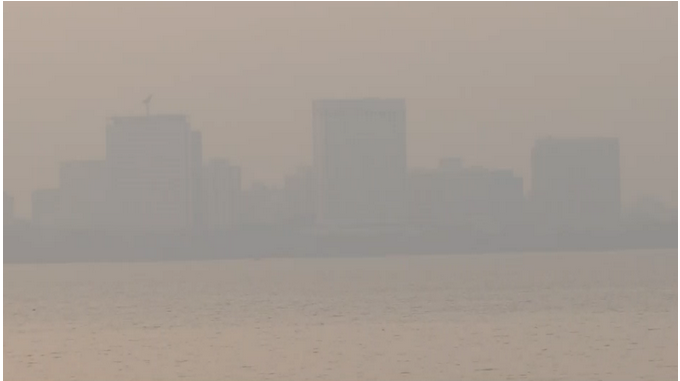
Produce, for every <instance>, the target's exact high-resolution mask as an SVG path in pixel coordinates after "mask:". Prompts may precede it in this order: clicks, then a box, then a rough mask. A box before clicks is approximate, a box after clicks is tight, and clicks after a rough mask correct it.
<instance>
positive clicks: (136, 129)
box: [106, 115, 195, 230]
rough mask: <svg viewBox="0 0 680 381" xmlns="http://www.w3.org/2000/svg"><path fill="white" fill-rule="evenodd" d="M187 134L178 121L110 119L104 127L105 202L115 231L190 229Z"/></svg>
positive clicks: (171, 117)
mask: <svg viewBox="0 0 680 381" xmlns="http://www.w3.org/2000/svg"><path fill="white" fill-rule="evenodd" d="M192 146H193V144H192V133H191V129H190V126H189V122H188V120H187V118H186V117H185V116H183V115H151V116H133V117H114V118H111V119H110V120H109V123H108V125H107V127H106V164H107V170H108V172H109V176H110V186H109V192H108V200H109V202H110V205H111V207H112V213H111V218H112V224H113V225H114V226H116V227H118V228H126V229H142V230H144V229H151V230H159V229H160V230H168V229H170V230H172V229H186V228H189V227H190V226H191V225H192V221H193V219H194V214H193V208H192V206H193V196H192V191H193V188H194V187H195V179H194V178H193V176H192V168H193V165H192V158H193V155H192Z"/></svg>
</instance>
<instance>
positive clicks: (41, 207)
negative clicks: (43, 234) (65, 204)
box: [31, 189, 61, 227]
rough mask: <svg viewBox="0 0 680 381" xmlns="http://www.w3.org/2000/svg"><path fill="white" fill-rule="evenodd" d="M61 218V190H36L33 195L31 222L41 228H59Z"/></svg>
mask: <svg viewBox="0 0 680 381" xmlns="http://www.w3.org/2000/svg"><path fill="white" fill-rule="evenodd" d="M60 217H61V195H60V192H59V189H36V190H34V191H33V193H32V194H31V220H32V222H33V223H34V224H35V225H37V226H40V227H57V226H59V225H60V224H59V223H60Z"/></svg>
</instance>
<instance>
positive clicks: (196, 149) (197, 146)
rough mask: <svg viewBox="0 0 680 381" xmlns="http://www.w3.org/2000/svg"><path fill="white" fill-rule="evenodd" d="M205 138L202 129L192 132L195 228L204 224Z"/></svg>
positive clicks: (192, 201) (193, 223)
mask: <svg viewBox="0 0 680 381" xmlns="http://www.w3.org/2000/svg"><path fill="white" fill-rule="evenodd" d="M202 172H203V139H202V135H201V132H200V131H192V132H191V181H192V185H193V186H192V189H191V195H192V199H191V204H192V210H193V215H192V225H193V226H194V227H195V228H201V227H202V226H203V211H204V206H203V201H202V199H201V198H202V197H203V190H202V186H203V185H202V182H203V180H202Z"/></svg>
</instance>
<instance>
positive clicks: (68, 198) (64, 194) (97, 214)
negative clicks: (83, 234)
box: [59, 160, 109, 229]
mask: <svg viewBox="0 0 680 381" xmlns="http://www.w3.org/2000/svg"><path fill="white" fill-rule="evenodd" d="M108 185H109V184H108V172H107V171H106V163H105V162H104V161H103V160H80V161H68V162H64V163H61V165H60V167H59V193H60V198H59V202H60V208H59V210H60V215H61V216H60V217H61V218H60V223H61V224H62V225H61V226H62V227H64V228H74V229H83V228H102V227H103V226H104V224H105V223H107V222H108V220H107V218H108V212H109V211H108V210H107V209H106V208H107V207H108V206H109V204H108V202H107V198H106V196H107V190H108Z"/></svg>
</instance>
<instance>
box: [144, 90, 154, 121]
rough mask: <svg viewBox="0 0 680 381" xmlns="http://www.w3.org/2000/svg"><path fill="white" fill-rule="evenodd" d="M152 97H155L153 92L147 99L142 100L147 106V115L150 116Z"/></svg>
mask: <svg viewBox="0 0 680 381" xmlns="http://www.w3.org/2000/svg"><path fill="white" fill-rule="evenodd" d="M151 97H153V94H150V95H149V96H148V97H146V99H145V100H143V101H142V103H144V106H146V116H149V103H150V102H151Z"/></svg>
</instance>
